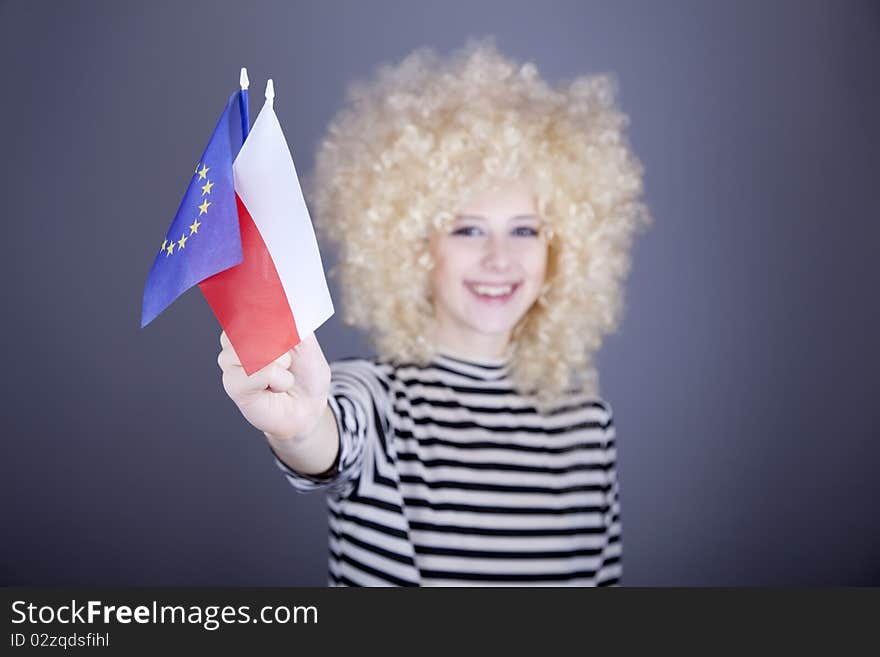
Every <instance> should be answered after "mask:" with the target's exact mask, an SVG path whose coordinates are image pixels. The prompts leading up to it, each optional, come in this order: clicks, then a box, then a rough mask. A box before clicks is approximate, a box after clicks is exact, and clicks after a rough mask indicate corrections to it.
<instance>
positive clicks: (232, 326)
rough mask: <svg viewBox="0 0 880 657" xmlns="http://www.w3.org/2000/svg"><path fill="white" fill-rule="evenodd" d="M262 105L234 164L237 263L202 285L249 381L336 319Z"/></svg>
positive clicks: (283, 152)
mask: <svg viewBox="0 0 880 657" xmlns="http://www.w3.org/2000/svg"><path fill="white" fill-rule="evenodd" d="M274 96H275V93H274V89H273V86H272V81H271V80H269V83H268V85H267V87H266V102H265V104H264V105H263V109H262V110H261V111H260V114H259V116H258V117H257V120H256V121H255V122H254V125H253V128H251V131H250V134H249V135H248V137H247V139H246V140H245V142H244V145H243V146H242V147H241V150H240V151H239V153H238V156H237V157H236V158H235V162H234V163H233V167H232V169H233V177H234V184H235V192H236V203H237V205H238V218H239V224H240V227H241V248H242V256H243V259H242V263H241V264H240V265H236V266H235V267H230V268H229V269H226V270H224V271H222V272H220V273H218V274H215V275H214V276H211V277H209V278H206V279H205V280H203V281H202V282H201V283H199V287H200V289H201V291H202V293H203V294H204V296H205V298H206V299H207V301H208V304H209V305H210V306H211V309H212V310H213V311H214V314H215V315H216V316H217V319H218V320H219V322H220V325H221V326H222V327H223V329H224V330H225V331H226V335H227V336H229V341H230V342H231V343H232V346H233V347H234V348H235V352H236V354H238V357H239V359H240V360H241V364H242V366H243V367H244V371H245V372H246V373H247V374H248V375H251V374H253V373H254V372H256V371H257V370H259V369H262V368H263V367H265V366H266V365H268V364H269V363H271V362H272V361H273V360H275V359H276V358H278V357H279V356H281V355H282V354H284V353H285V352H286V351H288V350H289V349H291V348H292V347H294V346H296V345H297V344H299V342H300V340H301V338H302V337H304V336H306V335H308V334H309V333H312V332H313V331H314V330H315V329H317V328H318V327H319V326H320V325H321V324H323V323H324V322H325V321H327V319H329V318H330V316H331V315H333V302H332V301H331V299H330V291H329V290H328V289H327V280H326V278H325V277H324V267H323V265H322V263H321V254H320V253H319V252H318V242H317V240H316V239H315V232H314V229H313V228H312V222H311V219H310V218H309V211H308V209H307V208H306V203H305V200H304V199H303V194H302V189H301V187H300V184H299V178H298V177H297V175H296V168H295V167H294V165H293V158H292V157H291V155H290V149H289V148H288V146H287V140H286V139H285V138H284V133H283V132H282V131H281V125H280V124H279V123H278V117H277V116H276V115H275V110H274V109H273V99H274Z"/></svg>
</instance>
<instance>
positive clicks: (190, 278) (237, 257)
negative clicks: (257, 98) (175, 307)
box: [141, 91, 247, 328]
mask: <svg viewBox="0 0 880 657" xmlns="http://www.w3.org/2000/svg"><path fill="white" fill-rule="evenodd" d="M242 93H243V92H240V91H236V92H235V93H234V94H232V96H230V97H229V102H227V103H226V109H224V110H223V114H222V115H221V116H220V120H219V121H218V122H217V127H216V128H214V134H213V135H211V140H210V141H209V142H208V145H207V147H205V152H204V153H203V154H202V157H201V159H200V160H199V162H198V166H197V167H196V169H195V171H194V173H193V176H192V178H191V179H190V182H189V187H187V189H186V194H184V196H183V201H181V203H180V207H179V208H178V210H177V215H176V216H175V217H174V221H173V222H171V228H169V229H168V232H167V233H166V234H165V238H164V239H163V240H162V246H161V247H160V248H159V252H158V253H157V254H156V259H155V260H154V261H153V268H152V269H151V270H150V275H149V276H148V277H147V284H146V287H145V288H144V302H143V308H142V312H141V328H143V327H144V326H146V325H147V324H149V323H150V322H151V321H153V319H155V318H156V316H158V315H159V313H161V312H162V311H163V310H165V309H166V308H167V307H168V306H170V305H171V303H172V302H173V301H174V300H175V299H176V298H177V297H179V296H180V295H181V294H183V293H184V292H186V291H187V290H188V289H189V288H191V287H192V286H193V285H195V284H197V283H199V282H200V281H202V280H204V279H206V278H208V277H209V276H213V275H214V274H216V273H218V272H221V271H223V270H224V269H228V268H230V267H234V266H235V265H238V264H240V263H241V260H242V253H241V231H240V229H239V224H238V209H237V207H236V202H235V187H234V184H233V179H232V162H233V161H234V160H235V157H236V155H238V151H239V150H240V149H241V145H242V143H243V142H244V135H243V134H242V133H243V130H246V127H245V125H246V124H245V121H246V120H247V119H246V118H245V117H244V116H243V115H242V112H243V110H246V100H245V99H244V98H246V97H244V98H242V99H240V98H239V96H240V95H241V94H242Z"/></svg>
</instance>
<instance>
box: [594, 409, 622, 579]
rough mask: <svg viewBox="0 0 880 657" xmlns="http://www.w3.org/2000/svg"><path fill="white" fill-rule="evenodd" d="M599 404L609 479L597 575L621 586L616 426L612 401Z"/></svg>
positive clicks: (620, 533)
mask: <svg viewBox="0 0 880 657" xmlns="http://www.w3.org/2000/svg"><path fill="white" fill-rule="evenodd" d="M602 405H603V407H604V408H605V412H606V413H605V419H604V420H603V422H602V424H603V426H604V436H605V438H604V455H605V456H604V458H605V467H606V476H607V482H608V484H607V489H606V491H605V525H606V527H607V528H608V535H607V536H608V540H607V543H606V544H605V548H604V550H603V553H602V565H601V568H600V571H599V573H598V578H597V579H598V582H599V585H600V586H620V584H621V580H622V577H623V563H622V556H623V535H622V531H621V518H620V487H619V484H618V479H617V446H616V444H615V441H616V430H615V427H614V412H613V411H612V409H611V404H609V403H608V402H607V401H603V402H602Z"/></svg>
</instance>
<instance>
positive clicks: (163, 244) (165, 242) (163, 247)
mask: <svg viewBox="0 0 880 657" xmlns="http://www.w3.org/2000/svg"><path fill="white" fill-rule="evenodd" d="M166 246H168V240H167V239H165V240H162V248H161V249H159V250H160V251H164V250H165V247H166Z"/></svg>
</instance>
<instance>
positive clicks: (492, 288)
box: [471, 285, 513, 297]
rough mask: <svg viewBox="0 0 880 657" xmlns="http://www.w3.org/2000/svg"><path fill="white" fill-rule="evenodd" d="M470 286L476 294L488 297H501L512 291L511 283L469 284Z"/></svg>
mask: <svg viewBox="0 0 880 657" xmlns="http://www.w3.org/2000/svg"><path fill="white" fill-rule="evenodd" d="M471 288H472V289H473V291H474V292H476V293H477V294H484V295H486V296H489V297H503V296H505V295H508V294H510V293H511V292H512V291H513V285H471Z"/></svg>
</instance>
